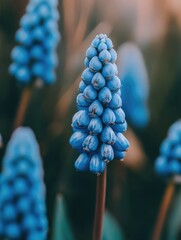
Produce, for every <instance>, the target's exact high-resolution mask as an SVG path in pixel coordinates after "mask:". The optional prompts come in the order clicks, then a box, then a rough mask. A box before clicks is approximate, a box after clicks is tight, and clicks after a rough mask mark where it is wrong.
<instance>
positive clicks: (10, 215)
mask: <svg viewBox="0 0 181 240" xmlns="http://www.w3.org/2000/svg"><path fill="white" fill-rule="evenodd" d="M16 216H17V211H16V209H15V208H14V206H13V204H11V203H7V205H6V208H4V209H3V217H4V220H5V221H11V219H16Z"/></svg>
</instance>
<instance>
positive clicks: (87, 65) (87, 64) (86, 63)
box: [84, 57, 90, 67]
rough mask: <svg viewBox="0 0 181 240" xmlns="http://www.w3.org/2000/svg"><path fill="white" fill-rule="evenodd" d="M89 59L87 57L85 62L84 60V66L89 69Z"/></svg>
mask: <svg viewBox="0 0 181 240" xmlns="http://www.w3.org/2000/svg"><path fill="white" fill-rule="evenodd" d="M89 62H90V61H89V59H88V58H87V57H86V58H85V60H84V65H85V66H86V67H89Z"/></svg>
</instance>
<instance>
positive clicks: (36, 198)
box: [0, 127, 48, 240]
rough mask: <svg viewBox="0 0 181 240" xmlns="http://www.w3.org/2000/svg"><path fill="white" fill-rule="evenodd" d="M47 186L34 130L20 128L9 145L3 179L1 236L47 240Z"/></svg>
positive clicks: (0, 196)
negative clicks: (44, 181)
mask: <svg viewBox="0 0 181 240" xmlns="http://www.w3.org/2000/svg"><path fill="white" fill-rule="evenodd" d="M47 227H48V226H47V218H46V207H45V185H44V183H43V168H42V160H41V157H40V152H39V146H38V144H37V141H36V139H35V135H34V133H33V132H32V130H31V129H30V128H25V127H20V128H17V129H16V130H15V132H14V133H13V135H12V137H11V139H10V142H9V143H8V146H7V150H6V154H5V157H4V159H3V169H2V174H1V178H0V236H2V237H3V238H4V239H14V240H20V239H24V240H46V235H47Z"/></svg>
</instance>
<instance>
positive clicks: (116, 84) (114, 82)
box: [107, 76, 121, 92]
mask: <svg viewBox="0 0 181 240" xmlns="http://www.w3.org/2000/svg"><path fill="white" fill-rule="evenodd" d="M107 87H108V88H109V89H110V91H112V92H117V91H118V90H119V89H120V87H121V81H120V79H119V78H118V77H117V76H113V77H112V78H111V79H110V80H109V81H108V82H107Z"/></svg>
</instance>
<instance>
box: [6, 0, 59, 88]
mask: <svg viewBox="0 0 181 240" xmlns="http://www.w3.org/2000/svg"><path fill="white" fill-rule="evenodd" d="M57 4H58V1H57V0H30V2H29V4H28V6H27V8H26V13H25V15H24V16H23V17H22V18H21V20H20V29H19V30H18V31H17V32H16V36H15V39H16V42H17V43H18V46H16V47H14V49H13V50H12V54H11V58H12V64H11V65H10V67H9V71H10V73H11V75H12V76H14V77H15V78H16V79H17V81H18V82H20V83H22V84H24V85H27V84H30V83H31V82H32V81H34V80H37V79H40V80H41V81H42V82H43V83H44V84H52V83H54V82H55V68H56V67H57V64H58V59H57V54H56V48H57V44H58V42H59V39H60V35H59V32H58V24H57V21H58V19H59V13H58V10H57Z"/></svg>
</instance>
